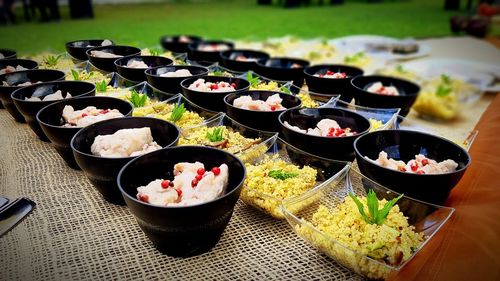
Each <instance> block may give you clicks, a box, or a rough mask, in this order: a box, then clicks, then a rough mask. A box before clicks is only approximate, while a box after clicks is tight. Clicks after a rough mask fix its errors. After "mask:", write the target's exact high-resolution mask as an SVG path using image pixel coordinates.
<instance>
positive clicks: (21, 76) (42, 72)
mask: <svg viewBox="0 0 500 281" xmlns="http://www.w3.org/2000/svg"><path fill="white" fill-rule="evenodd" d="M65 76H66V74H65V73H64V72H62V71H59V70H52V69H33V70H23V71H16V72H11V73H7V74H3V75H0V84H2V83H3V82H4V81H5V82H7V83H8V84H9V85H13V86H1V85H0V101H2V104H3V106H4V107H5V109H7V111H8V112H9V113H10V115H11V116H12V117H13V118H14V119H15V120H16V121H17V122H19V123H24V122H26V121H25V120H24V117H23V115H22V114H21V113H20V112H19V110H17V108H16V106H15V105H14V102H13V101H12V97H11V95H12V93H13V92H14V91H15V90H17V89H19V88H22V87H25V86H16V85H18V84H22V83H26V82H32V83H36V82H51V81H59V80H64V78H65Z"/></svg>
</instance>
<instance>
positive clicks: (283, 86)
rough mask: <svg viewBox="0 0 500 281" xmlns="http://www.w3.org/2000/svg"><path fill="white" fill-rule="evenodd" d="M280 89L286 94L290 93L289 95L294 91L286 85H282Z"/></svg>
mask: <svg viewBox="0 0 500 281" xmlns="http://www.w3.org/2000/svg"><path fill="white" fill-rule="evenodd" d="M280 91H281V92H283V93H285V94H289V95H291V94H292V91H290V89H289V88H287V87H286V86H285V85H281V87H280Z"/></svg>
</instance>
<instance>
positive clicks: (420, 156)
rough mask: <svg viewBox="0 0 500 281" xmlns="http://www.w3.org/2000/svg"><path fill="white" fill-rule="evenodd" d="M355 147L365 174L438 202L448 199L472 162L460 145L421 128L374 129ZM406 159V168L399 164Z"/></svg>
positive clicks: (393, 186) (422, 197)
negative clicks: (414, 129)
mask: <svg viewBox="0 0 500 281" xmlns="http://www.w3.org/2000/svg"><path fill="white" fill-rule="evenodd" d="M354 148H355V152H356V160H357V163H358V167H359V170H360V171H361V173H362V174H363V175H365V176H367V177H368V178H370V179H372V180H374V181H376V182H378V183H380V184H382V185H384V186H386V187H388V188H390V189H392V190H394V191H396V192H401V193H404V194H406V195H407V196H410V197H412V198H415V199H419V200H423V201H425V202H430V203H434V204H442V203H444V202H445V200H446V198H447V197H448V194H449V193H450V191H451V190H452V189H453V188H454V187H455V185H456V184H457V183H458V182H459V181H460V179H461V178H462V176H463V174H464V173H465V171H466V169H467V167H468V166H469V165H470V162H471V159H470V156H469V154H468V153H467V151H465V150H464V149H463V148H462V147H460V146H459V145H457V144H455V143H453V142H451V141H449V140H446V139H443V138H440V137H437V136H434V135H430V134H426V133H421V132H417V131H406V130H382V131H376V132H371V133H368V134H366V135H364V136H361V137H359V138H358V139H357V140H356V141H355V142H354ZM381 152H384V153H382V155H381ZM379 156H382V157H381V158H380V159H378V158H379ZM390 158H392V159H393V160H392V161H391V160H389V159H390ZM415 158H417V159H416V161H415ZM424 159H425V160H424ZM374 160H375V161H374ZM394 160H395V162H394ZM399 161H402V162H399ZM422 161H423V162H422ZM434 161H435V162H434ZM436 162H437V163H436ZM440 162H443V163H441V164H438V163H440ZM405 163H406V165H405V166H404V171H403V169H402V168H401V169H400V168H399V167H400V166H401V167H402V166H403V164H405ZM396 167H397V169H395V168H396ZM419 171H421V172H419Z"/></svg>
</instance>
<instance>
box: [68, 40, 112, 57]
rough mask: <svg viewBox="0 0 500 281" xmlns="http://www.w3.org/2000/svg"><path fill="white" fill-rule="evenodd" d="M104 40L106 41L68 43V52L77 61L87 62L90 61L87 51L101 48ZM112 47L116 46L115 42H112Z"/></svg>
mask: <svg viewBox="0 0 500 281" xmlns="http://www.w3.org/2000/svg"><path fill="white" fill-rule="evenodd" d="M104 40H105V39H89V40H77V41H71V42H67V43H66V52H68V54H69V55H70V56H71V57H73V58H75V59H77V60H81V61H85V60H88V57H87V50H89V49H92V48H95V47H100V46H101V44H102V42H104ZM109 41H111V40H109ZM111 45H114V43H113V41H111Z"/></svg>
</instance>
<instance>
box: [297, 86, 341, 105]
mask: <svg viewBox="0 0 500 281" xmlns="http://www.w3.org/2000/svg"><path fill="white" fill-rule="evenodd" d="M289 88H290V92H288V93H289V94H293V95H295V96H297V97H298V98H299V99H300V100H301V101H302V107H308V108H317V107H334V105H335V103H336V102H337V100H338V99H339V98H340V95H325V94H319V93H315V92H311V91H309V90H306V89H304V88H299V87H297V86H295V85H293V84H290V85H289Z"/></svg>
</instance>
